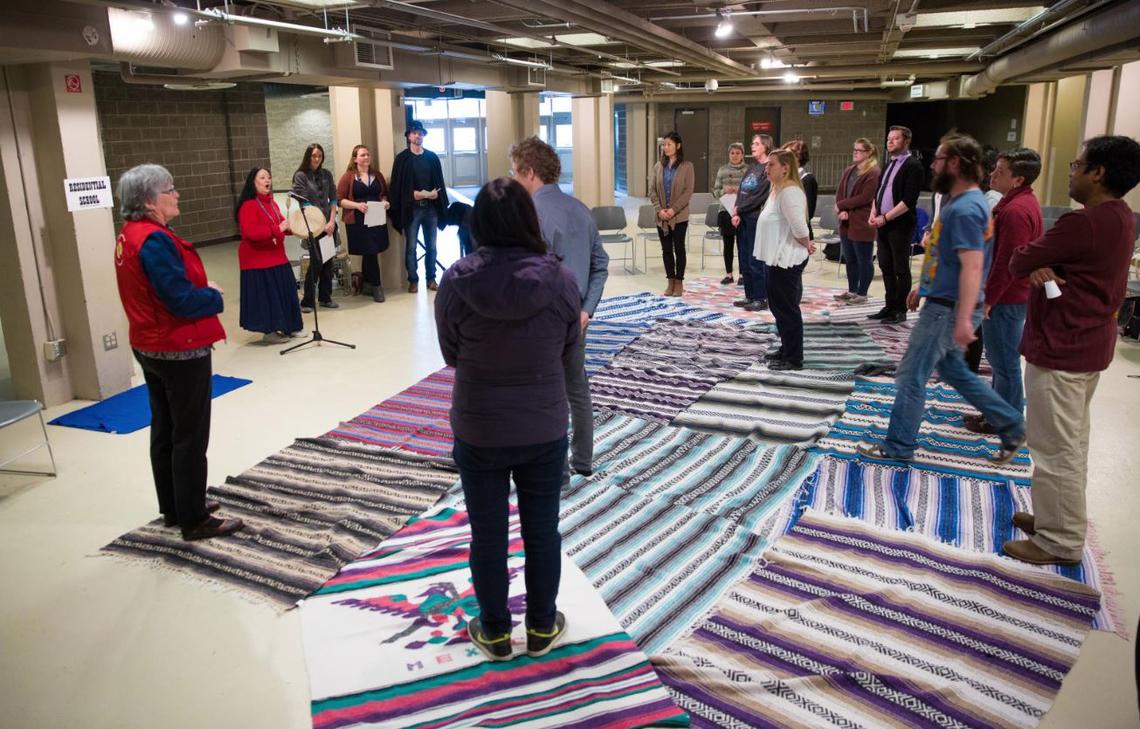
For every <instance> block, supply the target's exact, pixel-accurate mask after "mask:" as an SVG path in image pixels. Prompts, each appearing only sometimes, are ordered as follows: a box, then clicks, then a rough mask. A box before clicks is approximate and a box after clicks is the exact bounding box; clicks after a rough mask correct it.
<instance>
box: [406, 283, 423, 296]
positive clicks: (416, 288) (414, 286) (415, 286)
mask: <svg viewBox="0 0 1140 729" xmlns="http://www.w3.org/2000/svg"><path fill="white" fill-rule="evenodd" d="M419 290H420V285H419V284H414V283H410V284H408V293H409V294H414V293H416V292H417V291H419Z"/></svg>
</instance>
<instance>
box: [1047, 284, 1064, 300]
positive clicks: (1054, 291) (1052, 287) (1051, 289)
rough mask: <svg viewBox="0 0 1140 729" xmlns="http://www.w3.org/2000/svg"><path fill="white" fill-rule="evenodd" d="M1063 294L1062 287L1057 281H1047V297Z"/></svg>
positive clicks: (1053, 297) (1052, 297) (1051, 297)
mask: <svg viewBox="0 0 1140 729" xmlns="http://www.w3.org/2000/svg"><path fill="white" fill-rule="evenodd" d="M1060 295H1061V287H1060V286H1058V285H1057V282H1056V281H1046V282H1045V298H1047V299H1056V298H1057V297H1059V296H1060Z"/></svg>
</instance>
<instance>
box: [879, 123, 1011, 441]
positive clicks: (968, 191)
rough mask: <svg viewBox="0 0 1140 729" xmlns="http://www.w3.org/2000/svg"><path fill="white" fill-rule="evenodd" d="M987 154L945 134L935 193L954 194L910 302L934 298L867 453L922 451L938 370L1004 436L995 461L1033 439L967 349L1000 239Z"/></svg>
mask: <svg viewBox="0 0 1140 729" xmlns="http://www.w3.org/2000/svg"><path fill="white" fill-rule="evenodd" d="M981 159H982V149H981V147H980V146H979V145H978V143H977V142H976V141H974V140H973V139H972V138H971V137H968V136H966V135H962V134H949V135H947V136H945V137H943V138H942V142H941V144H940V145H939V147H938V152H937V153H936V154H935V156H934V163H933V164H932V165H931V168H932V170H933V172H934V180H933V187H934V191H935V192H940V193H942V194H943V195H945V196H946V199H945V202H943V204H942V210H941V213H940V215H939V217H938V220H937V221H936V222H935V223H934V228H933V230H932V231H931V235H930V243H929V245H928V246H927V248H926V255H925V256H924V257H923V261H922V276H921V278H920V280H919V285H918V288H916V289H914V290H912V291H911V292H910V294H909V295H908V296H907V301H906V303H907V308H908V309H910V310H911V311H914V310H915V309H917V308H918V301H919V299H920V298H925V299H926V304H925V305H923V307H922V312H921V313H920V314H919V317H918V323H917V324H915V327H914V330H913V331H912V332H911V335H910V343H909V344H908V346H907V350H906V355H904V356H903V359H902V362H901V363H899V368H898V372H897V374H896V375H895V385H896V387H897V393H896V395H895V404H894V407H893V408H892V409H891V423H890V425H889V426H888V428H887V438H886V440H885V441H883V442H882V443H880V444H875V445H872V446H861V447H860V448H859V453H860V454H862V455H864V456H868V457H871V458H886V459H891V460H903V461H909V460H910V459H911V458H913V457H914V450H915V447H916V441H917V436H918V429H919V426H920V425H921V424H922V415H923V412H924V411H925V410H926V382H927V380H929V379H930V375H931V373H932V372H934V370H935V368H937V369H938V374H939V375H940V376H941V377H942V379H943V381H945V382H946V383H948V384H949V385H951V386H952V387H953V388H954V389H956V390H957V391H958V392H960V393H962V396H963V397H964V398H966V400H967V401H969V403H970V404H971V405H973V406H974V407H976V408H977V409H978V410H979V411H981V413H982V415H983V416H984V417H985V419H986V421H987V422H988V423H990V424H992V425H993V426H994V429H995V431H996V432H997V433H998V435H1000V436H1001V448H1000V449H999V450H998V452H997V453H996V454H994V455H993V456H992V457H991V458H990V460H991V461H992V462H994V463H997V464H1003V463H1008V462H1009V461H1011V460H1012V459H1013V457H1014V456H1016V455H1017V452H1018V451H1019V450H1020V449H1021V446H1022V445H1024V444H1025V418H1024V417H1023V416H1022V414H1021V412H1020V411H1018V410H1017V409H1015V408H1014V407H1012V406H1011V405H1009V403H1007V402H1006V401H1005V400H1003V399H1002V398H1001V397H1000V396H999V395H998V394H997V393H996V392H994V390H993V389H992V388H991V387H990V386H989V385H988V384H986V383H985V382H983V381H982V380H981V379H979V378H978V376H977V375H976V374H974V373H973V372H971V371H970V369H969V367H967V365H966V360H965V358H964V357H963V355H962V353H963V350H965V348H966V347H967V346H968V345H969V344H970V342H972V341H974V339H975V336H974V331H975V330H976V329H977V328H978V324H979V323H980V322H981V318H982V308H981V303H982V281H983V280H984V279H985V274H986V269H988V268H989V259H990V255H989V254H990V251H989V243H990V242H991V240H992V237H993V225H992V222H991V220H990V212H989V205H988V204H987V203H986V198H985V195H983V194H982V191H981V190H980V189H979V188H978V182H979V181H980V180H981V176H982V167H981Z"/></svg>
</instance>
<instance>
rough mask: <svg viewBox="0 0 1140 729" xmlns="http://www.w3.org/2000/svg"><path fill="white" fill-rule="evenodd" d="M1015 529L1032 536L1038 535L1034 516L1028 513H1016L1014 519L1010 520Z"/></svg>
mask: <svg viewBox="0 0 1140 729" xmlns="http://www.w3.org/2000/svg"><path fill="white" fill-rule="evenodd" d="M1010 521H1011V522H1012V523H1013V525H1014V526H1015V527H1017V528H1018V529H1020V530H1021V531H1023V532H1025V533H1026V534H1029V535H1030V536H1032V535H1034V534H1036V533H1037V529H1036V528H1035V525H1034V523H1033V515H1032V514H1030V513H1029V512H1028V511H1015V512H1014V513H1013V518H1012V519H1010Z"/></svg>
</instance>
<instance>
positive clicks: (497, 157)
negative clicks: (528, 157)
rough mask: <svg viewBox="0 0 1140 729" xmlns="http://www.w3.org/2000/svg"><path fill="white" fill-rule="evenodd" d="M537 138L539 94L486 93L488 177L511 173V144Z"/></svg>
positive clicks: (492, 177)
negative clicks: (528, 138) (527, 138)
mask: <svg viewBox="0 0 1140 729" xmlns="http://www.w3.org/2000/svg"><path fill="white" fill-rule="evenodd" d="M534 136H538V94H535V93H522V94H508V93H506V92H504V91H488V92H487V177H488V178H490V179H494V178H496V177H502V176H503V175H506V174H508V173H510V171H511V160H510V157H509V155H508V152H509V151H510V148H511V145H512V144H514V143H515V142H517V141H519V140H521V139H525V138H526V137H534Z"/></svg>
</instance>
